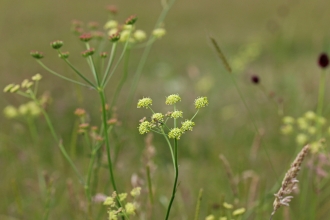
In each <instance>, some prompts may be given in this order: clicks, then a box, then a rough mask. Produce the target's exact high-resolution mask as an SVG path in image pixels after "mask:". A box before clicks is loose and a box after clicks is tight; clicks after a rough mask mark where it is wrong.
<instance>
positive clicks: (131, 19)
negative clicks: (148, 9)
mask: <svg viewBox="0 0 330 220" xmlns="http://www.w3.org/2000/svg"><path fill="white" fill-rule="evenodd" d="M136 21H137V17H136V15H131V16H129V17H128V18H127V19H126V21H125V24H128V25H133V24H134V23H135V22H136Z"/></svg>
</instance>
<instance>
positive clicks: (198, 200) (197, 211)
mask: <svg viewBox="0 0 330 220" xmlns="http://www.w3.org/2000/svg"><path fill="white" fill-rule="evenodd" d="M202 196H203V189H200V190H199V193H198V198H197V204H196V210H195V218H194V220H198V216H199V210H200V207H201V201H202Z"/></svg>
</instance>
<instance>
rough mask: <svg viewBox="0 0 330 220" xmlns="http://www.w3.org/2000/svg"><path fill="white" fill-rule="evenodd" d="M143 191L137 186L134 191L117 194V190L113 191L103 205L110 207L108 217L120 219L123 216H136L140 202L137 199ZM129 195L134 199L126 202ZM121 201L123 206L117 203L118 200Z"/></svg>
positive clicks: (110, 219)
mask: <svg viewBox="0 0 330 220" xmlns="http://www.w3.org/2000/svg"><path fill="white" fill-rule="evenodd" d="M140 193H141V187H135V188H134V189H132V191H131V192H130V193H129V194H128V193H120V194H118V195H117V193H116V192H114V193H112V195H111V196H109V197H107V198H106V199H105V200H104V202H103V205H105V206H107V207H108V219H109V220H114V219H119V218H120V217H123V216H126V217H127V216H134V215H135V214H136V211H137V208H138V207H139V203H138V202H137V199H138V197H139V195H140ZM128 195H130V196H131V197H130V198H132V200H133V201H131V202H126V200H127V197H128ZM118 200H119V201H120V203H121V205H122V207H119V206H118V205H117V202H116V201H118Z"/></svg>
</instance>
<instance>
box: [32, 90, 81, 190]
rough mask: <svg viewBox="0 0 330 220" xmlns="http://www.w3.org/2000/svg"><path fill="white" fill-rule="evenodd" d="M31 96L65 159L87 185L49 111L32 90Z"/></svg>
mask: <svg viewBox="0 0 330 220" xmlns="http://www.w3.org/2000/svg"><path fill="white" fill-rule="evenodd" d="M30 94H31V98H32V99H33V101H35V102H36V103H37V104H38V105H39V106H40V109H41V112H42V114H43V115H44V117H45V119H46V122H47V125H48V128H49V130H50V132H51V134H52V136H53V138H54V139H55V141H56V142H57V143H58V146H59V148H60V150H61V152H62V154H63V156H64V157H65V159H66V160H67V161H68V162H69V164H70V166H71V167H72V169H73V171H74V172H75V173H76V175H77V177H78V179H79V181H80V183H81V184H83V185H85V181H84V179H83V178H82V176H81V174H80V173H79V171H78V169H77V167H76V166H75V165H74V163H73V161H72V160H71V158H70V156H69V154H68V153H67V152H66V149H65V147H64V146H63V144H62V141H61V140H60V139H59V138H58V137H57V135H56V132H55V129H54V127H53V124H52V122H51V120H50V118H49V116H48V114H47V112H46V111H45V110H44V109H43V108H42V106H41V104H40V103H39V101H38V100H37V98H36V97H35V96H34V94H33V93H32V91H31V93H30Z"/></svg>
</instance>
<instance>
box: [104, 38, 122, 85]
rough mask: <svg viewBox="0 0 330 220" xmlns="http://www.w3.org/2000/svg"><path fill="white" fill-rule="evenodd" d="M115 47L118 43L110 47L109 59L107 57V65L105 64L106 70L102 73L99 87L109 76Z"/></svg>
mask: <svg viewBox="0 0 330 220" xmlns="http://www.w3.org/2000/svg"><path fill="white" fill-rule="evenodd" d="M117 45H118V42H114V43H113V45H112V48H111V53H110V57H109V61H108V64H107V68H106V69H105V72H104V76H103V79H102V84H101V85H104V83H105V82H106V79H107V78H108V75H109V72H110V68H111V66H112V63H113V61H114V59H115V54H116V49H117Z"/></svg>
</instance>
